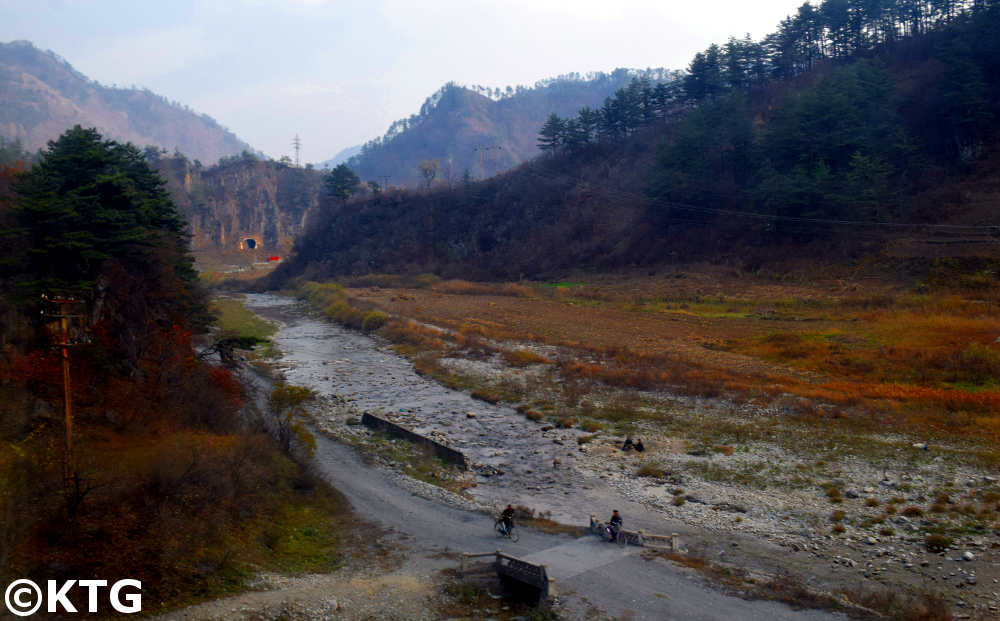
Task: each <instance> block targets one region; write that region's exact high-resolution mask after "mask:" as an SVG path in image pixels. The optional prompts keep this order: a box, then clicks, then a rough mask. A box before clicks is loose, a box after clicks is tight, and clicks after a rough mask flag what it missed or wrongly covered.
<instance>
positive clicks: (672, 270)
mask: <svg viewBox="0 0 1000 621" xmlns="http://www.w3.org/2000/svg"><path fill="white" fill-rule="evenodd" d="M670 274H671V276H672V277H673V278H677V251H676V250H675V251H673V252H671V253H670Z"/></svg>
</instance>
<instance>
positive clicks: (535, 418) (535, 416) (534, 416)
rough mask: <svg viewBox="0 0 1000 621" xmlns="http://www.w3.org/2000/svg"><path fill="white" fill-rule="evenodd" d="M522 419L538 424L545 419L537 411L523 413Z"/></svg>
mask: <svg viewBox="0 0 1000 621" xmlns="http://www.w3.org/2000/svg"><path fill="white" fill-rule="evenodd" d="M524 417H525V418H527V419H528V420H533V421H535V422H538V421H540V420H542V419H543V418H545V415H544V414H542V413H541V412H539V411H538V410H526V411H525V412H524Z"/></svg>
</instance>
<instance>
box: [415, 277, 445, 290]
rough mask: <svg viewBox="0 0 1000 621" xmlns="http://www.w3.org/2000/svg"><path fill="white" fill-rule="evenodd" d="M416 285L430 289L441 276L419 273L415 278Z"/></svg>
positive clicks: (439, 280)
mask: <svg viewBox="0 0 1000 621" xmlns="http://www.w3.org/2000/svg"><path fill="white" fill-rule="evenodd" d="M416 281H417V286H418V287H420V288H421V289H430V288H431V287H433V286H434V285H436V284H438V283H439V282H441V277H440V276H436V275H434V274H421V275H419V276H417V278H416Z"/></svg>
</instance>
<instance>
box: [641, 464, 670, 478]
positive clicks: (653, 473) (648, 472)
mask: <svg viewBox="0 0 1000 621" xmlns="http://www.w3.org/2000/svg"><path fill="white" fill-rule="evenodd" d="M635 474H636V476H640V477H653V478H656V479H659V478H661V477H663V476H665V474H666V473H664V472H663V471H662V470H660V469H659V468H654V467H652V466H641V467H640V468H639V469H638V470H636V471H635Z"/></svg>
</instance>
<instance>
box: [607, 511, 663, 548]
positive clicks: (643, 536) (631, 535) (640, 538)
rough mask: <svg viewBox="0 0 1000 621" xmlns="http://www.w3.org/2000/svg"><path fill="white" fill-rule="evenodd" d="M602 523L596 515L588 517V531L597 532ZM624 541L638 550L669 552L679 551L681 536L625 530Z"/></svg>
mask: <svg viewBox="0 0 1000 621" xmlns="http://www.w3.org/2000/svg"><path fill="white" fill-rule="evenodd" d="M601 523H602V522H601V521H600V520H598V519H597V516H596V515H591V516H590V531H591V532H593V533H596V532H597V525H598V524H601ZM622 532H623V533H625V541H627V542H628V543H629V545H633V546H639V547H640V548H665V549H667V550H670V551H671V552H680V551H681V536H680V535H679V534H677V533H671V534H670V535H669V536H668V535H651V534H649V533H647V532H646V531H644V530H625V529H624V528H623V529H622Z"/></svg>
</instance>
